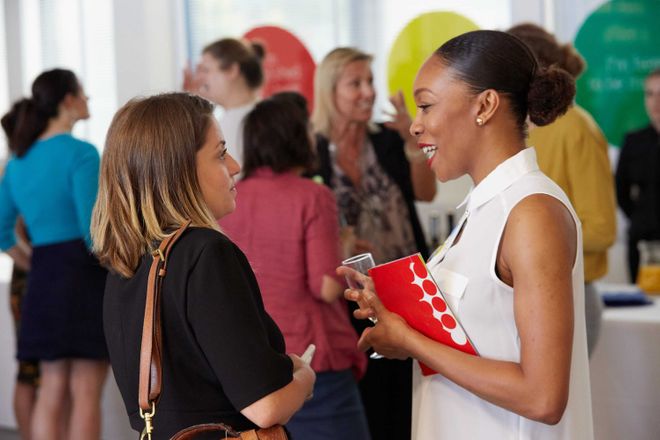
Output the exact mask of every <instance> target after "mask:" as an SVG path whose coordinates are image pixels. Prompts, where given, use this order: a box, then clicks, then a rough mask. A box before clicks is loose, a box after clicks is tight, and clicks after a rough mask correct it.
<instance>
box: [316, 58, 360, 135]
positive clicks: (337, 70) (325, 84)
mask: <svg viewBox="0 0 660 440" xmlns="http://www.w3.org/2000/svg"><path fill="white" fill-rule="evenodd" d="M371 60H372V56H371V55H369V54H367V53H364V52H362V51H360V50H359V49H355V48H353V47H338V48H336V49H334V50H332V51H330V53H328V54H327V55H326V56H325V58H323V60H322V61H321V63H320V64H319V65H318V67H317V68H316V73H315V74H314V101H315V102H314V113H313V114H312V124H313V125H314V130H316V131H317V132H318V133H321V134H322V135H324V136H328V137H329V136H330V127H331V126H332V119H333V118H334V117H335V116H336V114H337V108H336V107H335V89H336V88H337V81H339V77H340V76H341V73H342V72H343V71H344V68H345V67H346V65H348V64H350V63H352V62H354V61H367V62H371Z"/></svg>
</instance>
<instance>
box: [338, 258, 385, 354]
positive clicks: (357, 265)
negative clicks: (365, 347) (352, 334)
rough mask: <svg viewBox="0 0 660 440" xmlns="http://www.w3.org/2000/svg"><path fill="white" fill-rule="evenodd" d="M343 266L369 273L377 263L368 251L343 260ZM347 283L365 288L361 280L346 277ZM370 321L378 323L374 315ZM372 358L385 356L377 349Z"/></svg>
mask: <svg viewBox="0 0 660 440" xmlns="http://www.w3.org/2000/svg"><path fill="white" fill-rule="evenodd" d="M341 264H342V266H346V267H350V268H351V269H354V270H356V271H357V272H360V273H361V274H364V275H369V269H370V268H372V267H374V266H375V265H376V264H375V263H374V258H373V256H372V255H371V254H370V253H369V252H367V253H365V254H359V255H355V256H353V257H351V258H347V259H346V260H344V261H342V262H341ZM346 283H347V284H348V287H350V288H351V289H358V290H360V289H363V288H364V286H363V285H362V284H360V283H359V282H357V281H355V280H353V279H352V278H350V277H348V276H347V277H346ZM369 321H371V322H373V323H374V324H376V323H377V322H378V320H377V319H376V318H374V317H371V316H370V317H369ZM369 357H370V358H371V359H381V358H382V357H383V356H382V355H380V354H378V353H376V352H375V351H374V352H373V353H371V354H370V355H369Z"/></svg>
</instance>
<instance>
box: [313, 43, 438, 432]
mask: <svg viewBox="0 0 660 440" xmlns="http://www.w3.org/2000/svg"><path fill="white" fill-rule="evenodd" d="M371 60H372V57H371V55H368V54H366V53H363V52H361V51H359V50H357V49H354V48H349V47H342V48H337V49H334V50H333V51H331V52H330V53H329V54H328V55H326V56H325V58H324V59H323V60H322V61H321V63H320V64H319V65H318V67H317V69H316V73H315V78H314V96H315V100H316V102H315V103H314V113H313V115H312V125H313V127H314V130H316V132H317V152H318V159H319V167H318V170H317V173H318V174H319V175H320V176H321V177H322V178H323V181H324V182H325V184H326V185H327V186H329V187H330V188H332V190H333V191H334V193H335V197H336V199H337V206H338V208H339V216H340V219H342V223H343V224H342V226H347V227H349V228H352V229H353V231H354V233H355V235H356V238H357V240H361V241H362V242H366V243H368V244H369V246H368V247H367V248H366V249H353V250H348V252H347V253H348V254H349V255H352V254H354V253H359V252H360V251H364V250H369V251H371V252H372V254H373V256H374V259H375V261H376V264H380V263H383V262H386V261H390V260H394V259H397V258H400V257H404V256H406V255H410V254H413V253H415V252H421V253H422V255H423V256H427V254H428V250H427V247H426V240H425V238H424V234H423V232H422V228H421V226H420V223H419V218H418V216H417V211H416V209H415V204H414V202H415V200H423V201H431V200H433V197H434V196H435V191H436V183H435V180H434V178H433V173H432V172H431V171H430V170H429V167H428V166H427V164H426V159H425V156H424V153H423V152H422V151H421V150H420V149H419V148H418V146H417V144H416V142H415V140H414V138H413V136H412V135H411V134H410V132H409V130H408V129H409V127H410V116H409V115H408V111H407V110H406V106H405V103H404V100H403V95H402V94H401V93H399V94H397V95H396V96H394V97H392V98H391V102H392V104H393V105H394V108H395V110H396V113H395V114H394V115H393V119H392V122H389V123H385V124H374V123H372V122H371V119H372V115H373V106H374V101H375V98H376V92H375V90H374V87H373V74H372V72H371ZM358 243H359V241H358ZM353 307H354V306H352V308H353ZM353 325H354V327H355V328H356V330H357V331H358V332H359V333H360V332H361V331H362V330H363V329H364V328H365V327H366V325H367V324H365V323H364V322H358V321H355V320H354V321H353ZM410 365H411V364H410V361H396V360H383V359H380V360H375V359H370V360H369V366H368V368H367V374H366V375H365V377H364V378H363V379H362V381H361V382H360V389H361V392H362V400H363V402H364V405H365V409H366V411H367V419H368V420H369V428H370V430H371V435H372V437H373V438H374V439H385V438H408V437H409V436H410V397H409V396H410V390H411V367H410Z"/></svg>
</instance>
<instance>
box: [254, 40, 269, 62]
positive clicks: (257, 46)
mask: <svg viewBox="0 0 660 440" xmlns="http://www.w3.org/2000/svg"><path fill="white" fill-rule="evenodd" d="M250 48H252V52H254V55H255V56H256V57H257V58H258V59H259V61H261V60H263V59H264V57H265V56H266V48H265V47H264V45H263V44H262V43H261V42H259V41H250Z"/></svg>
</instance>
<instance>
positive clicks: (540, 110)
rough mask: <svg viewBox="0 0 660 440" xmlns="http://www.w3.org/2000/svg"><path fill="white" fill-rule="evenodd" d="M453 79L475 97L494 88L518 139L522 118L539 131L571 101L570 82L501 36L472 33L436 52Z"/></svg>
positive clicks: (563, 73)
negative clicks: (508, 110)
mask: <svg viewBox="0 0 660 440" xmlns="http://www.w3.org/2000/svg"><path fill="white" fill-rule="evenodd" d="M435 56H437V57H439V58H440V59H441V60H442V62H443V63H444V64H445V65H447V66H448V67H450V68H451V69H452V70H453V72H454V76H455V77H456V78H457V79H459V80H461V81H463V82H464V83H466V84H467V85H468V87H469V88H470V89H471V90H472V92H473V93H475V94H478V93H481V92H483V91H484V90H487V89H493V90H495V91H497V92H498V93H500V94H501V95H502V96H504V97H505V98H506V99H508V101H509V103H510V106H511V112H512V113H513V117H514V119H515V121H516V125H517V126H518V130H519V132H520V134H521V137H524V136H525V119H526V118H527V115H528V114H529V118H530V120H531V121H532V122H533V123H534V124H536V125H539V126H542V125H547V124H550V123H551V122H552V121H554V120H555V119H556V118H557V117H558V116H560V115H562V114H564V113H565V112H566V110H568V107H569V106H570V105H571V103H572V102H573V97H574V96H575V81H574V79H573V78H572V77H571V76H570V75H569V74H568V73H566V71H564V70H562V69H559V68H556V67H554V66H550V67H547V68H546V67H543V66H539V65H538V62H537V61H536V58H535V57H534V54H533V53H532V52H531V50H530V49H529V48H528V47H527V46H526V45H525V43H523V42H522V41H520V40H519V39H518V38H516V37H514V36H512V35H510V34H507V33H505V32H500V31H473V32H467V33H465V34H461V35H459V36H457V37H454V38H452V39H451V40H449V41H447V42H446V43H445V44H443V45H442V46H440V48H438V50H436V51H435Z"/></svg>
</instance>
